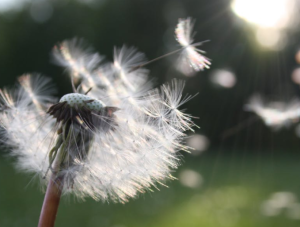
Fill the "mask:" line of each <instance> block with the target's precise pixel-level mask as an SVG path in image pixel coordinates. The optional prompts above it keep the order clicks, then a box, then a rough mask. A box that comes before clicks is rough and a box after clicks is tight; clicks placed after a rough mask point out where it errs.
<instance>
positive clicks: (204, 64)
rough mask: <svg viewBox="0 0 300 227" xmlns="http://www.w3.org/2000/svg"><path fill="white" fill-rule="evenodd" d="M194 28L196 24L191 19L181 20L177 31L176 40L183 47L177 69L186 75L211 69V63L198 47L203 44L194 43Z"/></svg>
mask: <svg viewBox="0 0 300 227" xmlns="http://www.w3.org/2000/svg"><path fill="white" fill-rule="evenodd" d="M193 27H194V23H193V22H192V19H191V18H187V19H179V21H178V24H177V26H176V29H175V35H176V40H177V41H178V43H179V44H180V45H181V46H182V47H183V50H182V52H181V55H180V57H179V59H178V62H177V65H176V66H177V69H178V70H179V71H181V72H182V73H183V74H185V75H187V76H188V75H192V74H194V72H195V71H196V72H198V71H202V70H204V69H205V68H207V69H209V68H210V64H211V63H210V61H209V59H208V58H206V57H205V56H204V55H203V54H204V53H205V51H202V50H200V49H198V48H196V47H197V46H200V45H202V43H203V42H200V43H193V42H194V40H193V36H194V34H192V32H193Z"/></svg>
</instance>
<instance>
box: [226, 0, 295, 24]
mask: <svg viewBox="0 0 300 227" xmlns="http://www.w3.org/2000/svg"><path fill="white" fill-rule="evenodd" d="M293 5H294V1H292V0H276V1H274V0H234V1H233V3H232V9H233V11H234V12H235V13H236V14H237V15H238V16H239V17H241V18H243V19H245V20H246V21H248V22H250V23H253V24H256V25H258V26H260V27H266V28H270V27H273V28H274V27H276V28H280V27H285V26H287V25H288V24H289V22H290V20H291V18H290V12H291V10H292V7H293Z"/></svg>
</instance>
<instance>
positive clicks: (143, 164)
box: [0, 22, 195, 203]
mask: <svg viewBox="0 0 300 227" xmlns="http://www.w3.org/2000/svg"><path fill="white" fill-rule="evenodd" d="M180 23H186V22H180ZM188 23H190V22H188ZM180 26H182V25H180ZM187 45H190V44H187ZM191 47H192V46H191ZM53 56H54V58H55V60H56V62H57V63H58V64H59V65H62V66H64V67H66V68H67V69H68V71H69V72H70V74H71V78H72V79H73V80H74V83H75V84H76V82H77V84H79V85H78V89H77V90H78V93H77V92H74V93H71V94H66V95H64V96H63V97H62V98H61V99H60V100H59V101H55V99H54V98H53V89H52V88H53V86H52V85H51V82H50V80H49V79H47V78H46V77H41V76H37V75H26V76H22V77H20V79H19V82H20V84H21V86H19V87H17V88H16V89H15V90H11V91H9V90H7V89H4V90H0V98H1V105H0V119H1V120H0V126H1V127H0V129H1V137H0V138H1V142H3V143H4V144H6V146H7V147H9V149H10V150H11V154H12V155H13V156H16V157H17V160H18V164H17V167H18V168H20V169H22V170H25V171H28V172H31V173H37V174H38V175H39V176H41V178H43V177H45V179H43V180H42V182H44V183H47V181H49V180H50V175H51V172H53V169H52V167H53V165H54V163H55V162H56V163H57V162H59V170H58V173H56V172H53V174H57V176H60V177H61V179H62V181H63V188H62V189H63V193H65V194H66V193H72V194H74V195H75V196H77V197H78V198H81V199H84V198H86V197H92V198H94V199H95V200H102V201H105V200H109V201H110V200H112V201H115V202H122V203H124V202H127V201H128V199H129V198H132V197H135V196H136V195H137V193H138V192H145V191H146V190H150V189H151V187H156V184H157V183H158V184H163V182H164V181H165V180H166V179H173V177H172V176H171V172H172V171H173V170H174V169H176V168H177V167H178V165H179V158H178V151H179V150H181V149H183V150H185V149H187V148H186V147H185V146H184V145H183V144H182V141H183V139H184V138H185V133H184V132H185V131H186V130H191V129H192V127H193V126H195V125H194V123H193V121H192V117H191V116H190V115H189V114H187V113H183V112H182V111H181V110H180V109H179V108H180V107H181V106H182V104H184V103H185V102H187V101H188V100H189V99H190V98H191V97H190V96H187V97H185V98H183V97H182V91H183V87H184V83H182V82H179V81H177V80H173V81H172V82H171V83H170V84H167V85H163V86H162V87H161V88H160V89H153V88H152V84H151V83H149V82H148V80H147V73H148V71H147V70H146V69H142V68H139V69H136V70H132V68H133V67H135V66H136V65H138V64H140V63H141V62H144V61H145V58H144V55H143V54H142V53H139V52H137V51H136V49H134V48H128V47H125V46H124V47H122V48H121V49H115V52H114V62H113V64H100V61H101V57H99V56H100V55H99V54H97V53H92V52H90V50H89V49H88V51H87V52H86V51H84V49H83V48H81V47H80V45H79V46H78V40H71V41H63V42H62V43H60V44H58V45H56V46H55V47H54V50H53ZM90 88H91V90H90ZM85 93H87V94H85ZM53 149H57V153H56V156H53V154H54V153H53V152H52V150H53ZM64 151H66V153H64ZM59 154H63V156H60V155H59ZM48 157H54V158H55V161H53V163H51V161H49V160H48V159H49V158H48ZM50 160H51V158H50ZM52 164H53V165H52ZM49 167H50V168H49Z"/></svg>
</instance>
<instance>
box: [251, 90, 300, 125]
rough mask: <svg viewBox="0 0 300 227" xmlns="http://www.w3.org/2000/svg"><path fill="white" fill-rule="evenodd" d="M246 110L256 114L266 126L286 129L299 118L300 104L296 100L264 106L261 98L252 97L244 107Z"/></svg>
mask: <svg viewBox="0 0 300 227" xmlns="http://www.w3.org/2000/svg"><path fill="white" fill-rule="evenodd" d="M246 110H247V111H252V112H254V113H256V114H257V115H258V116H259V117H260V118H262V119H263V121H264V122H265V124H266V125H267V126H270V127H272V128H274V129H280V128H282V127H284V126H286V127H288V126H290V125H291V124H293V123H295V122H298V121H299V117H300V103H299V101H298V100H293V101H291V102H290V103H283V102H273V103H269V104H265V103H264V102H263V100H262V98H261V96H259V95H254V96H253V97H252V98H251V99H250V101H249V104H247V105H246Z"/></svg>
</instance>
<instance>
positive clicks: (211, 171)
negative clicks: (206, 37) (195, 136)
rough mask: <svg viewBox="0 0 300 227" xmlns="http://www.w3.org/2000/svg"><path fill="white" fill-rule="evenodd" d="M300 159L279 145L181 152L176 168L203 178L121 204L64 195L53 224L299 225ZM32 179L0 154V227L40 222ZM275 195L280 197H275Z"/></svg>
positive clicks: (39, 202)
mask: <svg viewBox="0 0 300 227" xmlns="http://www.w3.org/2000/svg"><path fill="white" fill-rule="evenodd" d="M299 160H300V155H298V154H295V153H292V154H291V153H286V154H284V153H283V152H279V153H277V154H270V153H266V154H263V155H262V154H259V153H257V152H256V153H251V152H247V153H242V152H225V151H224V152H221V153H213V152H207V153H206V154H204V155H202V156H200V157H192V156H189V155H186V157H185V158H184V163H183V164H182V166H181V167H180V169H179V170H178V171H176V173H175V174H174V175H175V176H178V174H179V173H180V172H181V171H183V170H185V169H190V170H193V171H196V172H197V173H199V174H201V176H202V178H203V179H204V182H203V184H202V186H201V187H199V188H188V187H185V186H183V185H182V184H181V183H180V181H179V180H176V181H169V182H167V185H168V186H169V188H165V187H163V186H160V187H159V188H160V191H157V190H156V191H155V192H153V193H150V192H149V193H146V194H143V195H140V196H139V197H138V198H136V199H134V200H131V201H130V202H129V203H127V204H125V205H123V204H112V203H109V204H108V203H101V202H95V201H93V200H92V199H88V200H87V201H85V202H79V201H76V199H74V198H73V197H65V198H63V199H62V203H61V206H60V208H59V212H58V217H57V222H56V227H67V226H72V227H77V226H78V227H79V226H80V227H81V226H85V227H96V226H97V227H99V226H101V227H141V226H143V227H182V226H184V227H198V226H205V227H222V226H224V227H241V226H243V227H261V226H264V227H268V226H270V227H282V226H289V227H299V225H300V204H299V203H298V202H300V201H298V202H297V199H296V198H292V199H291V198H290V197H291V196H294V197H298V198H299V200H300V183H299V182H300V181H299V175H300V165H299ZM30 179H31V177H30V176H28V175H27V174H24V173H18V172H17V171H16V170H15V169H14V168H13V164H12V161H11V160H9V159H6V158H3V157H1V158H0V185H1V187H0V226H1V227H2V226H3V227H6V226H7V227H13V226H23V227H26V226H36V225H37V221H38V218H39V213H40V208H41V205H42V201H43V193H42V192H41V190H40V189H39V187H38V186H37V184H29V186H27V185H28V182H29V181H30ZM276 192H289V193H281V194H275V195H274V193H276ZM291 193H293V194H291ZM276 195H280V196H281V197H280V196H279V197H278V196H277V197H278V198H277V200H276V199H274V198H273V200H272V201H273V202H272V201H271V200H270V198H272V196H273V197H276ZM289 196H290V197H289ZM290 200H291V201H290ZM267 201H268V202H267ZM270 201H271V202H270ZM263 204H267V205H269V206H263ZM270 204H271V205H272V206H270ZM263 207H265V208H264V209H263ZM262 210H264V211H262Z"/></svg>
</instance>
